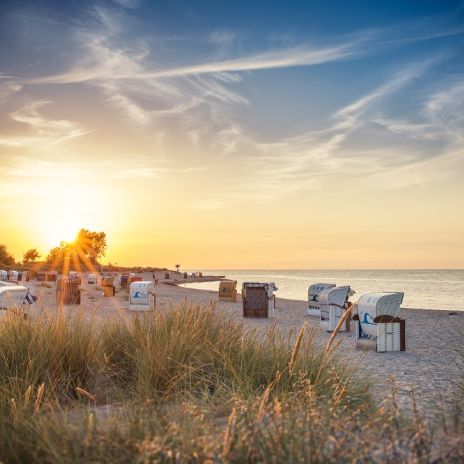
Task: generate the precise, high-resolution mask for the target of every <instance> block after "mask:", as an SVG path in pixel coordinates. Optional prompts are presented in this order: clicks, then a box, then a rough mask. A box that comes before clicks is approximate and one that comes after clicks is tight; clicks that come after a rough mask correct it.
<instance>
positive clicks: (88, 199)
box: [34, 182, 102, 252]
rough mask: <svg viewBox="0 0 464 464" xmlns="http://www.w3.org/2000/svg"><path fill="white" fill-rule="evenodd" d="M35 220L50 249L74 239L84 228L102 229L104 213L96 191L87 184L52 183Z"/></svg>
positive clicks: (38, 207)
mask: <svg viewBox="0 0 464 464" xmlns="http://www.w3.org/2000/svg"><path fill="white" fill-rule="evenodd" d="M34 223H35V230H36V232H37V235H40V242H41V245H42V248H43V249H44V251H45V250H46V251H47V252H48V251H49V250H50V249H51V248H53V247H56V246H58V245H59V244H60V242H62V241H65V242H73V241H74V240H75V239H76V236H77V233H78V231H79V230H80V229H82V228H85V229H90V230H97V229H98V230H100V228H102V214H101V210H100V203H99V202H98V195H97V192H96V191H95V189H93V188H90V187H88V186H85V187H84V186H82V185H73V184H70V185H66V184H64V183H61V182H60V183H56V184H52V185H51V186H49V188H48V191H47V198H46V199H45V200H43V201H41V202H40V203H38V204H37V205H36V209H35V211H34ZM37 238H39V237H37Z"/></svg>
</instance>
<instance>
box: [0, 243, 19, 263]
mask: <svg viewBox="0 0 464 464" xmlns="http://www.w3.org/2000/svg"><path fill="white" fill-rule="evenodd" d="M14 263H15V260H14V257H13V255H11V254H10V253H9V252H8V249H7V247H6V245H2V244H0V264H3V265H5V266H12V265H13V264H14Z"/></svg>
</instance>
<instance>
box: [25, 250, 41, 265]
mask: <svg viewBox="0 0 464 464" xmlns="http://www.w3.org/2000/svg"><path fill="white" fill-rule="evenodd" d="M38 258H40V254H39V252H38V251H37V249H36V248H31V249H30V250H27V251H26V253H24V255H23V264H28V263H33V262H34V261H37V259H38Z"/></svg>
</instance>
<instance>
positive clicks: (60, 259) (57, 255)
mask: <svg viewBox="0 0 464 464" xmlns="http://www.w3.org/2000/svg"><path fill="white" fill-rule="evenodd" d="M72 253H73V244H72V243H68V242H60V245H59V246H57V247H54V248H52V249H51V250H50V251H49V253H48V255H47V257H46V258H45V259H46V261H47V263H48V264H50V265H52V266H53V267H54V268H55V269H59V268H61V267H62V266H63V263H64V261H65V259H66V258H69V257H70V256H71V254H72Z"/></svg>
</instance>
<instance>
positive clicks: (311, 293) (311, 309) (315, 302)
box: [306, 283, 336, 317]
mask: <svg viewBox="0 0 464 464" xmlns="http://www.w3.org/2000/svg"><path fill="white" fill-rule="evenodd" d="M334 287H336V285H335V284H321V283H319V284H312V285H310V286H309V288H308V309H307V310H306V315H307V316H317V317H320V316H321V308H320V306H319V293H321V292H322V290H327V289H328V288H334Z"/></svg>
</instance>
